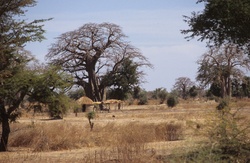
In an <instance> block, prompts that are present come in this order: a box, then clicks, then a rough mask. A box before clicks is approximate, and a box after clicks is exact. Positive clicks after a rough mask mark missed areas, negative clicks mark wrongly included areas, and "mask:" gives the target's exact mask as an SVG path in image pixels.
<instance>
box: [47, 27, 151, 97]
mask: <svg viewBox="0 0 250 163" xmlns="http://www.w3.org/2000/svg"><path fill="white" fill-rule="evenodd" d="M125 38H126V36H125V35H124V34H123V32H122V30H121V28H120V27H119V26H118V25H115V24H111V23H101V24H95V23H89V24H85V25H83V26H82V27H80V28H79V29H77V30H74V31H70V32H66V33H63V34H62V35H61V36H59V37H58V38H57V42H56V43H54V44H52V46H51V48H50V49H49V53H48V54H47V56H46V57H47V59H49V60H50V63H51V64H55V65H60V66H62V68H63V69H64V71H67V72H69V73H71V74H73V75H74V78H75V84H76V85H79V86H82V87H83V88H84V90H85V93H86V95H87V96H88V97H89V98H91V99H92V100H94V101H101V100H103V96H104V90H105V87H106V84H105V82H104V81H102V79H103V78H104V77H105V75H106V74H107V73H108V72H109V74H110V72H111V73H116V72H117V68H118V67H119V65H120V64H121V63H122V62H123V61H124V60H125V59H126V58H129V59H131V60H133V61H134V63H135V64H136V65H137V66H138V67H139V66H151V64H150V63H149V61H148V60H147V58H145V57H144V56H143V55H142V54H141V53H140V51H139V50H138V49H137V48H135V47H133V46H132V45H130V44H129V43H128V42H127V41H125ZM139 74H140V75H143V72H142V71H141V72H140V73H139ZM110 80H112V79H110Z"/></svg>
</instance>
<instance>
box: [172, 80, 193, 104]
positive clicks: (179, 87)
mask: <svg viewBox="0 0 250 163" xmlns="http://www.w3.org/2000/svg"><path fill="white" fill-rule="evenodd" d="M194 85H195V83H194V82H192V81H191V79H190V78H188V77H179V78H177V79H176V80H175V84H174V86H173V89H174V90H175V91H176V92H177V93H178V94H179V95H180V96H181V97H182V98H183V99H187V97H188V96H189V90H190V89H191V88H192V87H193V86H194Z"/></svg>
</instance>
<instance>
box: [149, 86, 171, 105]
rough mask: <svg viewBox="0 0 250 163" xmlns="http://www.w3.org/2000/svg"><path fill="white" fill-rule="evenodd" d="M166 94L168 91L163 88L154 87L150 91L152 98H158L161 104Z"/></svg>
mask: <svg viewBox="0 0 250 163" xmlns="http://www.w3.org/2000/svg"><path fill="white" fill-rule="evenodd" d="M167 96H168V92H167V90H166V89H165V88H156V89H155V90H154V91H153V92H152V98H154V99H160V103H161V104H162V103H163V102H164V101H165V100H166V99H167Z"/></svg>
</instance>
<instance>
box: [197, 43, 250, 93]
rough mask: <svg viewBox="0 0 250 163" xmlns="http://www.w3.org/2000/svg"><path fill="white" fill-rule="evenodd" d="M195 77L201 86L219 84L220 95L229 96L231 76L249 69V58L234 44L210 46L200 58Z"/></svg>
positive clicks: (239, 74) (234, 76)
mask: <svg viewBox="0 0 250 163" xmlns="http://www.w3.org/2000/svg"><path fill="white" fill-rule="evenodd" d="M197 63H198V64H199V67H198V74H197V77H196V79H197V80H198V81H200V82H201V84H202V85H203V86H207V85H209V84H215V85H219V86H220V88H221V93H220V94H221V97H226V96H231V86H232V78H235V79H240V78H242V77H243V76H244V72H243V71H242V70H243V69H247V70H249V69H250V65H249V63H250V59H249V57H248V56H246V55H245V54H244V52H243V51H242V50H241V49H239V48H238V47H237V46H236V45H232V44H227V45H224V46H221V47H219V48H216V47H214V48H210V49H209V51H208V52H207V53H205V54H204V55H203V56H202V57H201V59H200V60H198V62H197Z"/></svg>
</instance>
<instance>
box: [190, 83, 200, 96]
mask: <svg viewBox="0 0 250 163" xmlns="http://www.w3.org/2000/svg"><path fill="white" fill-rule="evenodd" d="M197 95H198V89H197V87H196V86H192V87H191V88H190V89H189V96H190V97H192V98H195V97H196V96H197Z"/></svg>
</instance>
